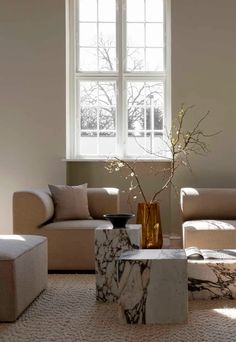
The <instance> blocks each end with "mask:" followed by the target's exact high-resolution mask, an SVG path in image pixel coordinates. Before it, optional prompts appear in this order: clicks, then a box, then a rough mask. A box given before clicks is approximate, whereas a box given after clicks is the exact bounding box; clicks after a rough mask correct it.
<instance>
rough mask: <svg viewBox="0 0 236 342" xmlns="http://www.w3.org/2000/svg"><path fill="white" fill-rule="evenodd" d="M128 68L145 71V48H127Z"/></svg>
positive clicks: (129, 69)
mask: <svg viewBox="0 0 236 342" xmlns="http://www.w3.org/2000/svg"><path fill="white" fill-rule="evenodd" d="M127 70H128V71H144V48H127Z"/></svg>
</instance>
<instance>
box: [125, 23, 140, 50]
mask: <svg viewBox="0 0 236 342" xmlns="http://www.w3.org/2000/svg"><path fill="white" fill-rule="evenodd" d="M127 46H129V47H136V46H137V47H138V46H140V47H143V46H144V24H127Z"/></svg>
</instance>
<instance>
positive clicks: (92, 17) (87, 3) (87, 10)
mask: <svg viewBox="0 0 236 342" xmlns="http://www.w3.org/2000/svg"><path fill="white" fill-rule="evenodd" d="M79 20H80V21H96V20H97V0H80V1H79Z"/></svg>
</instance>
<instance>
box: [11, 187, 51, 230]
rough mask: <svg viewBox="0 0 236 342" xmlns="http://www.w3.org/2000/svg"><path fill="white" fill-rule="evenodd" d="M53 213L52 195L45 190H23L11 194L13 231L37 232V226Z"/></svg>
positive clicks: (48, 218)
mask: <svg viewBox="0 0 236 342" xmlns="http://www.w3.org/2000/svg"><path fill="white" fill-rule="evenodd" d="M53 214H54V205H53V201H52V197H51V196H50V194H49V192H47V190H23V191H17V192H14V194H13V232H14V233H15V234H39V230H38V228H39V227H40V226H41V225H42V224H44V223H45V222H47V221H48V220H50V219H51V218H52V216H53Z"/></svg>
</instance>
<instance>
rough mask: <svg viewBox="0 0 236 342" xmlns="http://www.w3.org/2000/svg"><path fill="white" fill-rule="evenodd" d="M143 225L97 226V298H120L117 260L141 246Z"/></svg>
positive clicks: (112, 299) (111, 300)
mask: <svg viewBox="0 0 236 342" xmlns="http://www.w3.org/2000/svg"><path fill="white" fill-rule="evenodd" d="M141 234H142V233H141V225H139V224H133V225H132V224H129V225H127V228H116V229H113V228H105V227H104V228H97V229H96V232H95V272H96V298H97V300H98V301H101V302H115V301H117V299H118V298H119V289H118V284H117V269H116V261H117V259H118V258H119V257H120V255H121V253H123V252H125V251H129V250H134V249H139V248H140V247H141Z"/></svg>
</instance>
